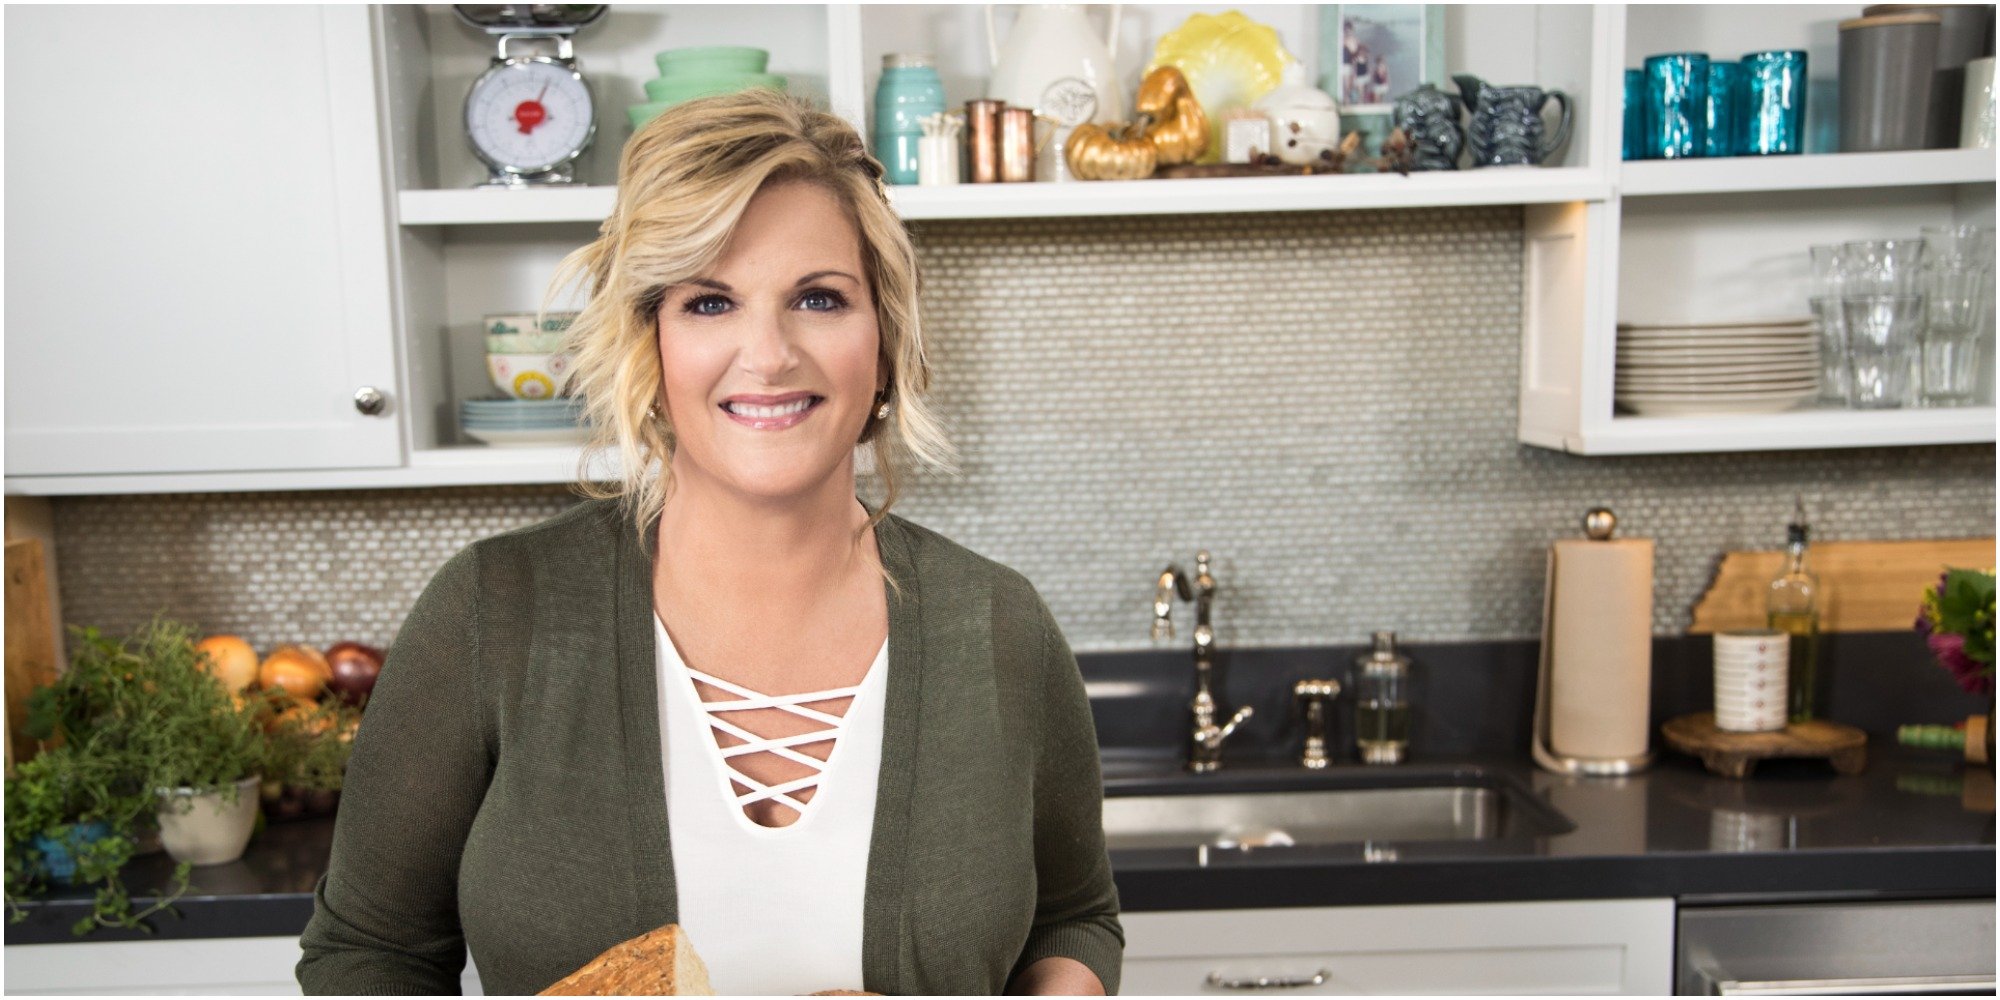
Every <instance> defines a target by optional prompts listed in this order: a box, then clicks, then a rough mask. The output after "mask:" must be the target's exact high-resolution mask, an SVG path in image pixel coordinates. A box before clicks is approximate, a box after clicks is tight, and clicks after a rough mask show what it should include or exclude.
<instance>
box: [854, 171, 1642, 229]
mask: <svg viewBox="0 0 2000 1000" xmlns="http://www.w3.org/2000/svg"><path fill="white" fill-rule="evenodd" d="M890 192H891V193H890V197H891V198H892V199H893V200H894V202H895V204H896V210H897V211H898V212H899V213H901V214H902V216H903V217H904V218H906V219H1003V218H1035V217H1046V216H1074V215H1193V214H1203V213H1210V212H1296V211H1312V210H1322V209H1356V208H1420V207H1431V206H1450V205H1527V204H1543V203H1548V202H1567V201H1601V200H1603V199H1604V198H1607V197H1609V196H1610V193H1611V192H1610V185H1609V184H1608V183H1606V182H1605V180H1604V178H1603V177H1602V176H1600V175H1599V174H1598V173H1597V172H1595V171H1592V170H1589V169H1585V168H1582V167H1547V168H1544V167H1518V168H1516V167H1507V168H1498V169H1487V170H1451V171H1437V172H1432V173H1418V174H1411V175H1409V176H1407V177H1405V176H1402V175H1400V174H1337V175H1316V176H1311V177H1213V178H1187V179H1180V180H1158V179H1155V180H1144V181H1072V182H1069V183H1065V184H1047V183H1036V184H957V185H952V186H948V187H898V188H891V189H890Z"/></svg>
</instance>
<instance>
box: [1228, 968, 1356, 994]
mask: <svg viewBox="0 0 2000 1000" xmlns="http://www.w3.org/2000/svg"><path fill="white" fill-rule="evenodd" d="M1332 975H1333V973H1331V972H1329V971H1327V970H1325V969H1321V970H1319V971H1318V972H1315V973H1313V974H1312V975H1311V976H1309V977H1303V978H1293V979H1285V978H1280V979H1272V978H1270V977H1269V976H1257V977H1256V978H1254V979H1224V978H1222V973H1220V972H1211V973H1209V974H1208V985H1210V986H1217V987H1221V988H1222V989H1225V990H1296V989H1299V988H1300V987H1303V986H1318V985H1320V984H1321V983H1324V982H1326V981H1327V979H1329V978H1330V977H1332Z"/></svg>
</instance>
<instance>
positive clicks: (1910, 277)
mask: <svg viewBox="0 0 2000 1000" xmlns="http://www.w3.org/2000/svg"><path fill="white" fill-rule="evenodd" d="M1841 251H1842V253H1841V269H1840V274H1841V279H1840V280H1841V289H1842V292H1841V294H1843V295H1920V294H1922V291H1921V289H1920V288H1919V287H1918V278H1919V269H1920V268H1921V267H1922V265H1923V262H1924V241H1923V240H1913V239H1900V240H1858V241H1856V242H1853V243H1845V244H1842V245H1841Z"/></svg>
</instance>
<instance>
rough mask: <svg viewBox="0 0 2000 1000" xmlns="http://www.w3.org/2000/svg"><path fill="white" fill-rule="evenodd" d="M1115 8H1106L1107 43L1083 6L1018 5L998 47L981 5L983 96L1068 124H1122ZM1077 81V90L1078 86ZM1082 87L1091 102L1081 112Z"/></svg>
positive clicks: (990, 16)
mask: <svg viewBox="0 0 2000 1000" xmlns="http://www.w3.org/2000/svg"><path fill="white" fill-rule="evenodd" d="M1117 46H1118V5H1117V4H1112V5H1111V34H1110V40H1109V41H1108V42H1107V41H1106V40H1105V39H1101V38H1098V37H1097V33H1096V32H1094V31H1092V30H1091V27H1090V20H1089V18H1087V17H1085V16H1084V13H1083V5H1082V4H1074V3H1043V4H1023V5H1022V6H1021V12H1020V14H1019V15H1018V16H1016V17H1015V19H1014V27H1013V28H1012V29H1011V30H1009V31H1008V32H1007V42H1006V44H1004V45H1002V44H1001V43H1000V37H999V34H998V33H997V32H996V31H995V30H994V27H993V5H992V4H987V5H986V49H987V52H988V54H989V55H991V57H992V59H993V77H992V82H991V83H990V84H988V85H987V88H986V96H987V97H990V98H993V99H995V100H1001V101H1006V102H1007V103H1008V104H1009V105H1012V106H1014V107H1017V108H1034V109H1035V110H1036V111H1038V112H1040V113H1042V114H1045V115H1048V116H1050V117H1051V118H1055V119H1058V120H1060V121H1063V122H1065V123H1067V124H1071V125H1080V124H1082V123H1083V122H1086V121H1097V122H1122V121H1124V120H1125V95H1124V93H1123V91H1122V90H1121V89H1120V88H1119V86H1118V62H1117V59H1116V58H1115V57H1114V56H1113V53H1114V52H1116V51H1117ZM1079 83H1081V84H1082V87H1079V86H1078V84H1079ZM1083 88H1087V89H1088V90H1089V91H1090V94H1089V98H1091V99H1094V101H1095V103H1096V105H1097V106H1096V108H1095V110H1092V111H1089V112H1088V114H1087V115H1085V114H1084V111H1085V105H1086V103H1087V101H1086V99H1085V95H1084V94H1083Z"/></svg>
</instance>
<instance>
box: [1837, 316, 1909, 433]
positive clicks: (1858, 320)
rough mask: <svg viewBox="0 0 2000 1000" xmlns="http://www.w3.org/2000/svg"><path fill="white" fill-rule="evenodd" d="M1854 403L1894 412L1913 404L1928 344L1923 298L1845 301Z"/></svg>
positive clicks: (1845, 324) (1861, 407)
mask: <svg viewBox="0 0 2000 1000" xmlns="http://www.w3.org/2000/svg"><path fill="white" fill-rule="evenodd" d="M1840 311H1841V320H1842V323H1843V325H1844V326H1845V327H1846V336H1847V363H1848V372H1849V375H1850V378H1849V382H1850V383H1851V384H1852V386H1853V388H1852V393H1851V396H1850V403H1851V405H1853V406H1854V407H1855V408H1857V409H1863V410H1890V409H1896V408H1898V407H1901V406H1904V405H1907V404H1909V403H1910V402H1911V400H1912V389H1913V383H1912V379H1911V377H1912V375H1913V374H1915V368H1916V360H1917V354H1918V351H1919V348H1920V346H1921V343H1922V337H1923V329H1924V297H1923V296H1922V295H1842V296H1841V298H1840Z"/></svg>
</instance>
